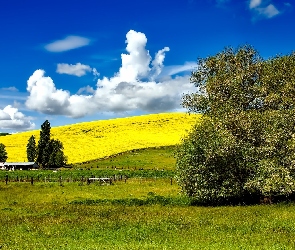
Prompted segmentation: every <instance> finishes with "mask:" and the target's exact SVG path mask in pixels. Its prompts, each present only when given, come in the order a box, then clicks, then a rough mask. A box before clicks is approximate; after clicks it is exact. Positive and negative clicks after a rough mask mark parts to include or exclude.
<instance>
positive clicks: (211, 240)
mask: <svg viewBox="0 0 295 250" xmlns="http://www.w3.org/2000/svg"><path fill="white" fill-rule="evenodd" d="M156 151H157V150H156V149H151V150H141V151H136V152H129V153H124V154H122V155H119V156H116V157H112V158H109V159H105V160H99V161H97V162H91V163H87V164H93V166H92V167H91V165H84V166H79V167H80V168H83V169H84V170H63V171H58V172H62V173H69V174H71V173H76V172H79V171H80V172H82V173H87V171H88V172H89V171H90V172H91V173H97V174H98V173H99V171H105V170H104V168H105V169H107V171H113V172H100V173H108V174H110V173H114V171H117V173H120V170H115V169H114V168H111V167H112V166H111V165H110V163H113V167H114V166H116V167H117V168H118V169H120V168H121V170H122V168H123V170H124V169H125V170H126V171H129V172H130V173H131V172H138V174H137V175H135V174H134V175H130V178H128V179H127V180H126V181H125V180H124V179H123V180H118V181H114V182H113V183H112V185H109V184H100V183H99V182H93V183H90V184H87V183H86V182H83V181H79V180H76V181H74V179H72V180H69V181H67V180H66V177H64V178H63V181H62V182H59V181H51V182H49V181H47V182H45V181H44V179H42V178H40V180H39V181H37V180H36V181H35V182H34V183H33V185H32V184H31V183H30V181H26V180H25V177H23V180H22V181H20V179H19V180H18V181H15V176H13V177H12V176H10V177H11V179H10V181H9V182H8V183H7V184H6V183H5V181H4V179H3V178H2V179H1V182H0V211H1V216H0V226H1V234H0V249H295V226H294V225H295V204H294V203H291V202H290V203H279V204H272V205H253V206H222V207H202V206H193V205H191V204H190V201H189V200H188V199H187V198H185V197H183V196H182V195H181V193H180V189H179V186H178V185H177V183H176V181H175V180H174V179H173V178H172V179H171V177H170V176H168V175H167V176H163V175H162V176H161V175H158V174H157V172H161V171H155V170H148V169H152V166H154V163H155V162H154V161H155V158H157V157H160V156H162V161H164V162H165V166H166V167H164V166H161V167H162V168H163V169H164V170H165V171H166V172H168V173H171V174H173V173H174V171H173V168H171V166H172V165H169V164H168V162H169V161H170V160H171V161H172V160H173V157H172V158H171V156H173V150H172V149H171V148H170V147H169V148H166V149H165V148H162V149H159V150H158V152H156ZM148 155H149V157H148ZM151 155H153V157H152V156H151ZM148 158H150V160H148ZM132 159H135V160H134V161H133V160H132ZM111 160H112V161H111ZM104 161H105V162H104ZM128 161H129V162H128ZM137 161H138V162H140V163H141V164H142V165H141V166H140V167H139V164H138V165H136V164H135V166H137V168H142V169H143V170H138V169H137V170H131V164H133V163H136V162H137ZM126 162H128V164H127V163H126ZM161 164H164V163H163V162H162V163H161ZM171 164H172V163H171ZM97 165H99V166H100V167H98V169H97V170H96V169H95V170H94V168H97ZM128 166H129V167H130V169H129V170H128ZM84 167H85V168H84ZM133 167H134V166H133ZM161 167H160V168H161ZM88 168H89V169H90V170H87V169H88ZM125 170H124V171H125ZM92 171H94V172H92ZM95 171H97V172H95ZM140 171H141V172H140ZM148 171H150V172H151V173H150V174H149V175H140V174H139V173H147V172H148ZM165 171H164V172H165ZM19 172H22V173H27V175H28V173H29V172H30V173H33V172H34V174H35V173H37V172H38V171H19ZM6 173H7V172H6ZM48 173H52V174H59V173H53V172H52V171H47V174H48ZM152 173H154V175H153V174H152ZM1 174H2V175H3V173H1ZM8 174H9V175H12V172H9V173H8ZM14 174H17V172H16V173H14ZM23 175H24V176H25V174H23ZM72 175H73V174H72Z"/></svg>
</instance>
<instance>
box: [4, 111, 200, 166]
mask: <svg viewBox="0 0 295 250" xmlns="http://www.w3.org/2000/svg"><path fill="white" fill-rule="evenodd" d="M199 117H200V115H188V114H185V113H163V114H152V115H143V116H135V117H128V118H117V119H111V120H100V121H93V122H84V123H78V124H73V125H66V126H60V127H52V128H51V137H52V138H54V139H59V140H60V141H61V142H62V143H63V145H64V153H65V155H66V156H67V157H68V163H80V162H85V161H89V160H95V159H98V158H103V157H107V156H110V155H114V154H118V153H121V152H124V151H129V150H132V149H140V148H148V147H158V146H168V145H175V144H177V143H178V142H180V139H181V137H183V136H184V135H185V134H186V132H187V130H190V128H191V127H192V125H193V124H195V123H196V121H197V120H198V119H199ZM39 134H40V130H34V131H28V132H22V133H18V134H13V135H8V136H0V142H1V143H3V144H4V145H5V146H6V151H7V154H8V159H7V161H11V162H14V161H16V162H18V161H27V157H26V145H27V143H28V140H29V138H30V136H31V135H35V139H36V144H38V140H39Z"/></svg>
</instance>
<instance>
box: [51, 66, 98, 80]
mask: <svg viewBox="0 0 295 250" xmlns="http://www.w3.org/2000/svg"><path fill="white" fill-rule="evenodd" d="M56 72H57V73H59V74H67V75H74V76H79V77H80V76H84V75H86V74H87V72H92V73H93V74H94V75H95V76H98V75H99V73H98V72H97V70H96V69H95V68H93V69H92V68H91V67H90V66H89V65H85V64H81V63H76V64H67V63H59V64H57V69H56Z"/></svg>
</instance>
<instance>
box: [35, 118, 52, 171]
mask: <svg viewBox="0 0 295 250" xmlns="http://www.w3.org/2000/svg"><path fill="white" fill-rule="evenodd" d="M50 129H51V127H50V123H49V121H48V120H46V121H45V122H44V123H43V124H42V125H41V131H40V139H39V141H38V154H37V163H38V164H39V165H40V166H41V167H42V168H46V167H47V165H48V162H49V157H50V151H49V150H48V145H49V143H50Z"/></svg>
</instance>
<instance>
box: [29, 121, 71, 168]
mask: <svg viewBox="0 0 295 250" xmlns="http://www.w3.org/2000/svg"><path fill="white" fill-rule="evenodd" d="M50 130H51V127H50V123H49V121H48V120H46V121H45V122H44V123H43V124H42V125H41V131H40V138H39V141H38V145H36V140H35V136H33V135H32V136H31V137H30V138H29V141H28V144H27V158H28V161H29V162H36V163H37V164H38V165H39V166H41V167H42V168H43V169H47V168H57V167H64V166H65V165H66V164H67V157H66V156H65V155H64V152H63V150H64V147H63V144H62V142H61V141H60V140H58V139H51V138H50V137H51V132H50Z"/></svg>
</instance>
